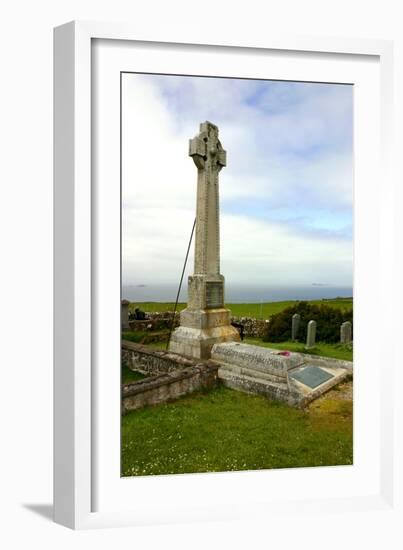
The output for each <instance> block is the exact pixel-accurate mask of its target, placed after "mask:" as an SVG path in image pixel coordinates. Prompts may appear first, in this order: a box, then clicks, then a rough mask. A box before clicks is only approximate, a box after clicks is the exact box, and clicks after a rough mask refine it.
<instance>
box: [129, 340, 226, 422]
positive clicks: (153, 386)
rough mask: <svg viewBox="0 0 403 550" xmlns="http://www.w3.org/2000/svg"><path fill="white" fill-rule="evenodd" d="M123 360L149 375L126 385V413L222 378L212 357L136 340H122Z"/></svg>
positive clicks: (213, 382) (204, 386)
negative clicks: (200, 357) (193, 355)
mask: <svg viewBox="0 0 403 550" xmlns="http://www.w3.org/2000/svg"><path fill="white" fill-rule="evenodd" d="M122 362H123V363H124V364H126V365H127V366H128V367H129V368H130V369H132V370H136V371H138V372H141V373H143V374H145V375H148V377H147V378H145V379H144V380H139V381H137V382H132V383H129V384H124V385H123V388H122V412H123V413H125V412H127V411H130V410H135V409H139V408H141V407H145V406H146V405H157V404H159V403H165V402H166V401H171V400H174V399H177V398H178V397H180V396H182V395H186V394H188V393H192V392H194V391H196V390H199V389H201V388H213V387H214V386H215V385H216V384H217V380H218V378H217V371H218V365H217V364H214V363H213V362H211V361H200V360H199V361H197V360H192V359H190V358H188V357H182V356H180V355H177V354H175V353H169V352H166V351H162V350H152V349H150V348H147V347H146V346H142V345H141V344H135V343H133V342H126V341H123V342H122Z"/></svg>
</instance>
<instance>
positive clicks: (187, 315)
mask: <svg viewBox="0 0 403 550" xmlns="http://www.w3.org/2000/svg"><path fill="white" fill-rule="evenodd" d="M189 156H191V157H192V159H193V161H194V163H195V165H196V167H197V204H196V235H195V260H194V274H193V275H192V276H190V277H189V278H188V305H187V308H186V309H185V310H184V311H182V312H181V315H180V326H179V327H178V328H177V329H176V330H175V331H174V332H173V334H172V336H171V340H170V344H169V349H170V350H171V351H173V352H175V353H180V354H183V355H188V356H191V357H197V358H206V359H207V358H208V357H210V353H211V348H212V346H213V345H214V344H215V343H216V342H224V341H239V340H240V337H239V333H238V331H237V330H236V329H235V328H234V327H232V326H231V324H230V311H229V310H227V309H225V308H224V300H225V292H224V277H223V276H222V275H221V274H220V224H219V188H218V174H219V172H220V170H221V169H222V168H223V166H225V165H226V152H225V151H224V149H223V147H222V145H221V142H220V140H219V139H218V128H217V126H215V124H212V123H211V122H208V121H206V122H203V123H202V124H200V132H199V134H198V135H197V136H196V137H194V138H193V139H191V140H190V142H189Z"/></svg>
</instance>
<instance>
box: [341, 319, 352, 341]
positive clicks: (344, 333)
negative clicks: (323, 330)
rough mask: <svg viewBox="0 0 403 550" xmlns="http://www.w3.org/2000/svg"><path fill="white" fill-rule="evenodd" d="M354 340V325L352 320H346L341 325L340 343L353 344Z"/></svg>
mask: <svg viewBox="0 0 403 550" xmlns="http://www.w3.org/2000/svg"><path fill="white" fill-rule="evenodd" d="M351 342H352V325H351V323H350V321H345V322H344V323H342V324H341V325H340V343H341V344H351Z"/></svg>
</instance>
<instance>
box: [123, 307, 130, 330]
mask: <svg viewBox="0 0 403 550" xmlns="http://www.w3.org/2000/svg"><path fill="white" fill-rule="evenodd" d="M129 304H130V302H128V301H127V300H122V330H130V326H129Z"/></svg>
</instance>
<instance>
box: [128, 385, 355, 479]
mask: <svg viewBox="0 0 403 550" xmlns="http://www.w3.org/2000/svg"><path fill="white" fill-rule="evenodd" d="M352 461H353V446H352V402H351V401H347V400H341V399H336V398H332V399H330V398H327V399H324V400H323V401H322V402H321V400H318V401H316V402H315V407H314V408H311V409H308V410H305V411H302V410H298V409H294V408H292V407H289V406H287V405H285V404H282V403H278V402H274V401H270V400H268V399H266V398H264V397H261V396H255V395H248V394H244V393H241V392H237V391H234V390H230V389H228V388H225V387H223V386H220V387H218V388H216V389H214V390H212V391H210V392H208V393H196V394H192V395H191V396H186V397H183V398H181V399H179V400H177V401H175V402H173V403H166V404H163V405H157V406H155V407H146V408H144V409H140V410H138V411H132V412H129V413H127V414H126V415H125V416H123V417H122V475H123V476H131V475H156V474H177V473H189V472H218V471H229V470H256V469H270V468H290V467H307V466H331V465H340V464H352Z"/></svg>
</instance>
